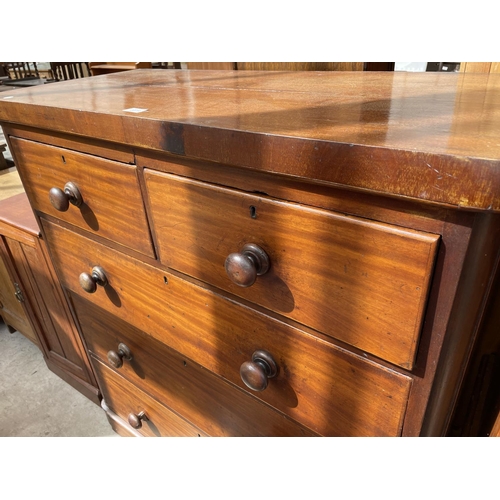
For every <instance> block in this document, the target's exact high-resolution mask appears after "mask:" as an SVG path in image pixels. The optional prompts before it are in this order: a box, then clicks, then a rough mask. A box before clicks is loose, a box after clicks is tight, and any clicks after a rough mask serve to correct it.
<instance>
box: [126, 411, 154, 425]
mask: <svg viewBox="0 0 500 500" xmlns="http://www.w3.org/2000/svg"><path fill="white" fill-rule="evenodd" d="M127 420H128V423H129V424H130V426H131V427H133V428H134V429H140V428H141V427H142V422H143V421H144V422H145V421H146V420H149V419H148V417H147V415H146V412H144V411H141V412H140V413H137V414H135V413H130V414H129V416H128V419H127Z"/></svg>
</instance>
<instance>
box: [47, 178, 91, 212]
mask: <svg viewBox="0 0 500 500" xmlns="http://www.w3.org/2000/svg"><path fill="white" fill-rule="evenodd" d="M49 200H50V203H51V204H52V206H53V207H54V208H55V209H56V210H58V211H59V212H66V210H68V208H69V204H70V203H71V204H72V205H75V207H79V206H81V205H82V204H83V198H82V194H81V193H80V190H79V189H78V186H77V185H76V184H75V183H74V182H67V183H66V184H65V186H64V190H62V189H60V188H57V187H53V188H51V190H50V191H49Z"/></svg>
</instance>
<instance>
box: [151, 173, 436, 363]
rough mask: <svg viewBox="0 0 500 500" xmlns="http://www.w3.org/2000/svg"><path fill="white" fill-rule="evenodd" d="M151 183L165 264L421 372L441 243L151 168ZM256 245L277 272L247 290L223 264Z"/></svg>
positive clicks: (433, 237) (433, 238)
mask: <svg viewBox="0 0 500 500" xmlns="http://www.w3.org/2000/svg"><path fill="white" fill-rule="evenodd" d="M145 178H146V184H147V188H148V196H149V204H150V211H151V215H152V219H153V225H154V232H155V235H156V241H157V244H158V248H159V256H160V260H161V261H162V263H164V264H166V265H168V266H169V267H171V268H173V269H176V270H178V271H180V272H183V273H186V274H190V275H191V276H194V277H196V278H199V279H201V280H203V281H205V282H208V283H210V284H213V285H215V286H217V287H220V288H223V289H225V290H228V291H230V292H232V293H234V294H236V295H238V296H240V297H243V298H245V299H247V300H250V301H252V302H256V303H258V304H260V305H262V306H264V307H266V308H268V309H271V310H273V311H276V312H278V313H280V314H283V315H285V316H288V317H290V318H292V319H295V320H297V321H299V322H300V323H303V324H306V325H308V326H311V327H313V328H315V329H317V330H319V331H321V332H324V333H326V334H327V335H330V336H332V337H334V338H338V339H340V340H342V341H344V342H347V343H349V344H351V345H354V346H356V347H358V348H360V349H362V350H364V351H368V352H370V353H372V354H375V355H376V356H379V357H381V358H383V359H386V360H388V361H390V362H393V363H396V364H398V365H400V366H403V367H404V368H411V367H412V365H413V360H414V356H415V351H416V346H417V343H418V338H419V334H420V330H421V325H422V319H423V312H424V308H425V303H426V299H427V295H428V290H429V284H430V280H431V277H432V269H433V265H434V260H435V256H436V250H437V244H438V241H439V236H438V235H432V234H426V233H422V232H417V231H412V230H404V229H401V228H398V227H394V226H389V225H384V224H379V223H375V222H372V221H367V220H363V219H357V218H354V217H345V216H342V215H340V214H335V213H332V212H327V211H321V210H313V209H310V208H306V207H301V206H299V205H293V204H291V203H283V202H281V201H279V200H273V199H272V198H268V197H264V196H255V195H251V194H248V193H243V192H239V191H235V190H229V189H225V188H221V187H219V186H213V185H209V184H204V183H200V182H197V181H193V180H189V179H184V178H182V177H178V176H173V175H168V174H162V173H157V172H153V171H149V170H146V171H145ZM251 207H253V208H252V210H253V212H251ZM247 243H255V244H257V245H259V246H260V247H262V248H263V249H264V250H265V251H266V252H267V254H268V255H269V258H270V261H271V268H270V270H269V272H268V273H266V274H265V275H263V276H261V277H258V278H257V280H256V282H255V284H253V285H252V286H250V287H248V288H242V287H240V286H237V285H235V284H233V283H232V282H231V281H230V279H229V278H228V276H227V275H226V272H225V269H224V261H225V259H226V257H227V256H228V255H229V254H231V253H233V252H239V251H240V249H241V248H242V246H243V245H244V244H247Z"/></svg>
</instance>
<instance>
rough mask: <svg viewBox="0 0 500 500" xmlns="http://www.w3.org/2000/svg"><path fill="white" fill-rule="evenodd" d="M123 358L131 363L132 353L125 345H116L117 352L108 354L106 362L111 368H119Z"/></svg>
mask: <svg viewBox="0 0 500 500" xmlns="http://www.w3.org/2000/svg"><path fill="white" fill-rule="evenodd" d="M123 358H125V359H126V360H127V361H132V352H131V351H130V349H129V348H128V346H126V345H125V344H122V343H120V344H118V350H117V351H109V352H108V361H109V364H110V365H111V366H114V367H115V368H121V367H122V366H123Z"/></svg>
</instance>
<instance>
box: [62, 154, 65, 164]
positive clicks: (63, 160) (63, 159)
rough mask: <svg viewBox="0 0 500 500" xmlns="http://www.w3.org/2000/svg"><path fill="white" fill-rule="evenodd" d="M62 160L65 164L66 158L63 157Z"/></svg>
mask: <svg viewBox="0 0 500 500" xmlns="http://www.w3.org/2000/svg"><path fill="white" fill-rule="evenodd" d="M61 159H62V162H63V163H66V158H64V156H62V155H61Z"/></svg>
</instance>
